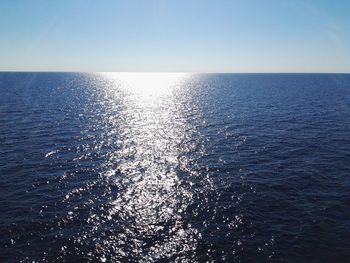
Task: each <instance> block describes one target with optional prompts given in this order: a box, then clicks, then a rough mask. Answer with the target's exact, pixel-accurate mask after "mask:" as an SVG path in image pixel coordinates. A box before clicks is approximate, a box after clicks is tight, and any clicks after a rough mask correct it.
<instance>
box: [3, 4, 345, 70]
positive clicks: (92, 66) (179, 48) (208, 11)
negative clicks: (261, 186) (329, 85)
mask: <svg viewBox="0 0 350 263" xmlns="http://www.w3.org/2000/svg"><path fill="white" fill-rule="evenodd" d="M0 33H1V34H0V58H1V59H0V70H1V71H176V72H187V71H190V72H350V1H346V0H344V1H343V0H337V1H334V0H333V1H331V0H328V1H326V0H309V1H306V0H305V1H303V0H290V1H287V0H266V1H262V0H99V1H98V0H60V1H47V0H0Z"/></svg>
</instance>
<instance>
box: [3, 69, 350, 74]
mask: <svg viewBox="0 0 350 263" xmlns="http://www.w3.org/2000/svg"><path fill="white" fill-rule="evenodd" d="M0 73H85V74H88V73H89V74H92V73H165V74H172V73H173V74H180V73H182V74H183V73H187V74H350V71H349V72H341V71H334V72H332V71H327V72H326V71H323V72H316V71H304V72H300V71H280V72H278V71H236V72H234V71H79V70H77V71H75V70H72V71H68V70H43V71H39V70H18V71H15V70H0Z"/></svg>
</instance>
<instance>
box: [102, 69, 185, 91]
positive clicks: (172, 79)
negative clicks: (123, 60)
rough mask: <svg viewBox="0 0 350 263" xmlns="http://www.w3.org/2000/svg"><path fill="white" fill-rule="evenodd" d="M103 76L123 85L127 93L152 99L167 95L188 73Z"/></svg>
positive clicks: (128, 73)
mask: <svg viewBox="0 0 350 263" xmlns="http://www.w3.org/2000/svg"><path fill="white" fill-rule="evenodd" d="M102 75H103V76H105V77H107V78H109V79H112V80H117V81H120V82H122V83H123V86H124V88H126V89H127V90H128V91H129V92H132V93H135V94H137V95H140V96H142V97H154V96H159V95H164V94H168V93H169V92H171V90H172V89H173V88H174V87H175V86H176V85H177V84H178V83H179V82H180V81H182V80H184V79H186V78H188V77H189V76H190V75H191V74H189V73H167V72H104V73H102Z"/></svg>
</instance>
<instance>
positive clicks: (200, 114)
mask: <svg viewBox="0 0 350 263" xmlns="http://www.w3.org/2000/svg"><path fill="white" fill-rule="evenodd" d="M349 135H350V75H332V74H324V75H317V74H310V75H303V74H271V75H268V74H267V75H266V74H209V75H205V74H202V75H200V74H199V75H189V74H165V73H162V74H158V73H147V74H146V73H135V74H131V73H119V74H73V73H1V74H0V149H1V151H0V197H1V199H0V261H1V262H89V261H92V262H349V261H350V136H349Z"/></svg>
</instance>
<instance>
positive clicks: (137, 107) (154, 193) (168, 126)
mask: <svg viewBox="0 0 350 263" xmlns="http://www.w3.org/2000/svg"><path fill="white" fill-rule="evenodd" d="M104 77H107V78H109V79H110V80H111V81H112V82H114V83H115V85H111V86H110V88H109V91H108V92H109V93H108V94H109V95H108V96H111V95H112V97H113V93H114V92H117V93H116V96H119V95H120V94H121V93H122V94H123V110H122V112H119V114H115V109H113V104H109V108H108V107H107V109H106V110H107V111H109V113H108V114H106V117H107V118H108V123H109V125H107V126H106V129H108V130H109V134H114V135H113V136H114V139H115V140H117V143H118V146H119V150H117V151H115V152H113V153H111V154H110V155H109V161H108V162H109V164H106V167H113V165H114V164H115V163H118V168H117V170H116V169H115V168H113V169H108V170H106V172H105V173H104V176H105V177H106V178H108V180H110V182H111V184H113V185H114V186H116V187H117V188H118V189H119V191H118V193H117V195H116V196H114V197H112V198H111V200H110V202H109V205H110V206H109V210H108V215H107V217H106V219H105V220H107V221H108V220H109V221H114V222H116V224H115V226H117V227H118V230H117V231H116V230H115V229H114V230H112V233H113V235H109V236H108V237H104V239H103V243H101V245H100V249H101V250H102V251H105V252H106V253H110V252H112V253H110V255H113V257H114V259H117V260H118V259H122V258H123V257H129V258H134V259H137V260H138V261H139V262H150V261H154V260H159V259H164V258H171V256H172V255H175V254H176V255H183V259H184V260H190V259H191V256H189V255H190V254H191V251H193V250H195V248H196V242H197V239H198V238H199V237H200V235H199V233H198V232H197V230H196V229H195V228H194V227H193V226H191V224H190V223H186V222H184V221H183V220H182V215H183V213H184V211H185V210H186V208H187V207H188V205H189V204H190V203H191V200H192V195H193V193H192V192H191V189H190V186H191V183H190V182H186V181H185V180H182V179H181V178H180V177H179V171H180V170H181V169H183V168H185V170H187V172H189V173H191V169H189V168H188V167H186V166H188V164H187V163H188V160H187V158H188V157H186V153H188V152H190V151H192V150H193V149H191V147H192V146H193V147H196V145H195V142H191V141H192V140H193V138H192V135H193V132H194V127H192V126H191V125H190V124H189V123H188V121H187V119H186V117H185V115H184V114H183V112H184V109H183V104H181V103H180V101H179V99H178V98H177V97H176V94H179V92H180V91H179V90H178V89H179V87H181V85H184V83H185V79H186V77H188V75H186V74H167V73H104ZM120 92H121V93H120ZM111 105H112V106H111ZM119 107H120V105H119ZM188 142H191V143H188ZM188 175H191V174H188ZM95 216H96V215H94V214H92V215H91V222H95V226H96V229H98V227H101V225H104V223H103V222H101V220H96V219H95V218H94V217H95Z"/></svg>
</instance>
